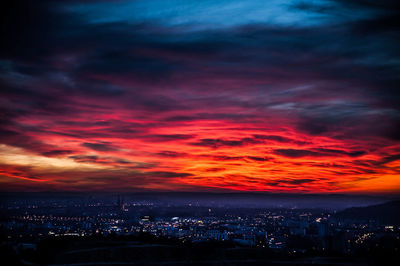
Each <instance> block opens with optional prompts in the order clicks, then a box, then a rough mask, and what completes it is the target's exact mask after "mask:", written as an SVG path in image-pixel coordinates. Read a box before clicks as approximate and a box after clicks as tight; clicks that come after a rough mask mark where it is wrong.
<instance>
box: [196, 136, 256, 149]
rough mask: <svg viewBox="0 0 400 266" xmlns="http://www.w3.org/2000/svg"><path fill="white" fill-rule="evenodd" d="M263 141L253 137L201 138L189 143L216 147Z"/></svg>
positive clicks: (238, 145)
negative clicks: (235, 138) (230, 138)
mask: <svg viewBox="0 0 400 266" xmlns="http://www.w3.org/2000/svg"><path fill="white" fill-rule="evenodd" d="M259 143H263V141H260V140H257V139H254V138H243V139H240V140H226V139H201V140H199V141H198V142H193V143H191V145H194V146H203V147H210V148H214V149H217V148H219V147H224V146H225V147H241V146H246V145H252V144H259Z"/></svg>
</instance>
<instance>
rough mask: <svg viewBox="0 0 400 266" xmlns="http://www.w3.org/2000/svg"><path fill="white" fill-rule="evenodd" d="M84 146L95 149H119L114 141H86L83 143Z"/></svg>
mask: <svg viewBox="0 0 400 266" xmlns="http://www.w3.org/2000/svg"><path fill="white" fill-rule="evenodd" d="M82 146H84V147H87V148H89V149H92V150H95V151H116V150H118V148H117V147H115V146H114V145H113V144H112V143H109V142H96V143H92V142H84V143H82Z"/></svg>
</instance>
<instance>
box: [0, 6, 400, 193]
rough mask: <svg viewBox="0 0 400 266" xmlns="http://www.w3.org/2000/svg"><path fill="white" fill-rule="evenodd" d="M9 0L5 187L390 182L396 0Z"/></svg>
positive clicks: (371, 187) (398, 128)
mask: <svg viewBox="0 0 400 266" xmlns="http://www.w3.org/2000/svg"><path fill="white" fill-rule="evenodd" d="M10 2H12V4H10V5H11V6H7V7H4V5H3V7H4V8H3V7H2V11H1V13H2V14H1V20H2V21H1V44H0V47H1V51H0V190H1V191H147V190H161V191H271V192H295V193H299V192H303V193H327V192H329V193H399V192H400V88H399V84H400V82H399V81H400V49H399V47H400V43H399V40H400V33H399V32H400V31H399V29H400V25H399V22H398V21H396V18H398V17H399V16H400V13H399V10H400V9H399V8H400V6H399V1H397V0H384V1H373V0H370V1H369V0H316V1H295V0H270V1H250V0H247V1H246V0H230V1H227V0H220V1H215V0H186V1H183V0H120V1H101V0H98V1H96V0H92V1H89V0H86V1H75V0H65V1H43V0H40V1H10Z"/></svg>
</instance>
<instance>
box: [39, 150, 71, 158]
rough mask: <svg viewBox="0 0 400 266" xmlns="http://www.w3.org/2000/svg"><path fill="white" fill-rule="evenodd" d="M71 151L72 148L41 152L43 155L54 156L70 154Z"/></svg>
mask: <svg viewBox="0 0 400 266" xmlns="http://www.w3.org/2000/svg"><path fill="white" fill-rule="evenodd" d="M71 153H73V151H72V150H51V151H46V152H43V153H42V154H43V155H44V156H48V157H54V156H63V155H67V154H71Z"/></svg>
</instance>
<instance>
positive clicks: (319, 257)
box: [1, 234, 400, 265]
mask: <svg viewBox="0 0 400 266" xmlns="http://www.w3.org/2000/svg"><path fill="white" fill-rule="evenodd" d="M387 245H388V243H387ZM390 245H391V246H390V247H388V246H386V247H385V246H381V247H371V248H370V249H369V250H368V252H367V253H365V250H359V251H355V252H354V253H353V254H351V255H343V254H340V253H335V252H320V251H310V250H309V251H305V252H304V253H296V252H287V251H278V250H273V249H270V248H257V247H244V246H240V245H237V244H235V243H233V242H231V241H226V242H217V241H215V242H203V243H182V242H181V241H179V240H173V239H164V238H156V237H154V236H151V235H149V234H140V235H137V236H129V237H121V236H115V235H114V236H113V235H111V236H108V237H102V236H91V237H84V238H81V237H61V238H57V239H56V238H47V239H44V240H42V241H41V242H40V243H38V245H37V246H36V247H35V248H31V247H29V246H26V247H23V246H22V245H21V246H20V248H19V249H15V248H11V247H9V246H5V245H3V246H2V248H1V253H2V254H1V257H2V259H3V262H4V264H3V265H187V264H191V265H400V253H399V251H398V249H397V250H395V249H394V248H393V247H394V246H397V247H398V245H399V241H398V240H397V241H395V242H392V243H390Z"/></svg>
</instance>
